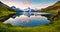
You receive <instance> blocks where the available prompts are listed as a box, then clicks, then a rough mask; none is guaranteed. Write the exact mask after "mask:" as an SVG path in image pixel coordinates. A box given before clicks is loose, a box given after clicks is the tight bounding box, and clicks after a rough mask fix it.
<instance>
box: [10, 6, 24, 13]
mask: <svg viewBox="0 0 60 32" xmlns="http://www.w3.org/2000/svg"><path fill="white" fill-rule="evenodd" d="M11 8H12V9H14V10H15V11H16V12H23V10H21V9H19V8H16V7H15V6H12V7H11Z"/></svg>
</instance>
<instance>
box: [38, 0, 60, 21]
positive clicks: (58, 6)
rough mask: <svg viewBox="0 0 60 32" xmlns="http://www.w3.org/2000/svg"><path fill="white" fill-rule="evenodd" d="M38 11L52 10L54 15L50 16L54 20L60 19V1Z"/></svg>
mask: <svg viewBox="0 0 60 32" xmlns="http://www.w3.org/2000/svg"><path fill="white" fill-rule="evenodd" d="M37 12H50V13H53V14H52V15H50V16H48V17H49V18H50V19H52V20H57V19H60V1H58V2H56V3H55V4H53V5H51V6H49V7H46V8H44V9H41V10H38V11H37Z"/></svg>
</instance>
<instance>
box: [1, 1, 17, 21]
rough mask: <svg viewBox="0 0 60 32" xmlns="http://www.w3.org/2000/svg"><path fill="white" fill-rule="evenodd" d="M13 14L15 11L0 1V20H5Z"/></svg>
mask: <svg viewBox="0 0 60 32" xmlns="http://www.w3.org/2000/svg"><path fill="white" fill-rule="evenodd" d="M14 14H16V12H15V11H14V10H13V9H11V8H10V7H9V6H7V5H5V4H4V3H2V2H1V1H0V22H3V21H5V20H6V19H8V18H9V17H10V16H12V15H14Z"/></svg>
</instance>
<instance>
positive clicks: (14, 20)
mask: <svg viewBox="0 0 60 32" xmlns="http://www.w3.org/2000/svg"><path fill="white" fill-rule="evenodd" d="M3 23H5V24H11V25H13V26H37V25H43V24H49V23H50V21H49V20H48V19H47V18H46V17H45V16H41V15H37V16H35V15H31V14H30V13H28V12H27V13H25V12H23V13H18V14H16V15H14V16H12V17H11V18H9V19H8V20H6V21H4V22H3Z"/></svg>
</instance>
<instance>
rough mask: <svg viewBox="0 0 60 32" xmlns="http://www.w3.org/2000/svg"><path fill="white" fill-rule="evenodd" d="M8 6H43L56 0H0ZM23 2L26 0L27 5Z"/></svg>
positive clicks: (23, 7)
mask: <svg viewBox="0 0 60 32" xmlns="http://www.w3.org/2000/svg"><path fill="white" fill-rule="evenodd" d="M0 1H2V2H3V3H5V4H6V5H8V6H10V7H11V6H16V7H17V8H21V9H25V8H27V7H31V8H38V9H41V8H45V7H48V6H50V5H53V4H54V3H56V2H57V1H58V0H0ZM24 2H28V5H27V4H26V3H25V4H24Z"/></svg>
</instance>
